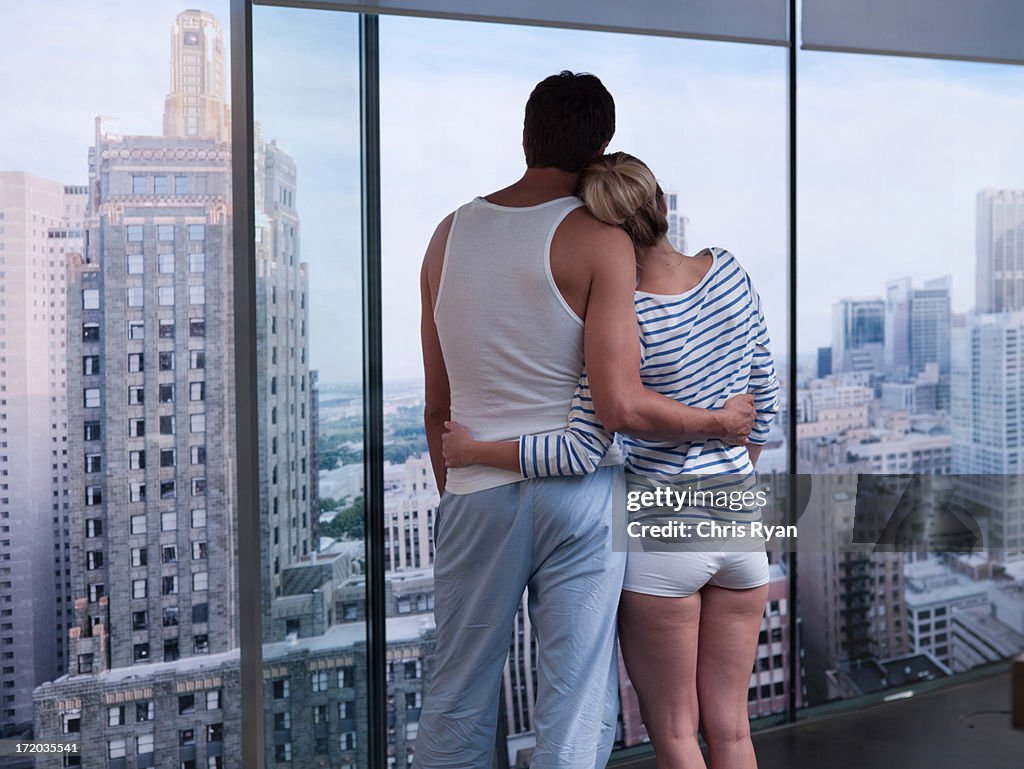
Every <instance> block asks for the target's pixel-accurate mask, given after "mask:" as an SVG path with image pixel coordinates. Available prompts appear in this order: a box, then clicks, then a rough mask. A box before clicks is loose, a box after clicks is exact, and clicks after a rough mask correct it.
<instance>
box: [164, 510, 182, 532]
mask: <svg viewBox="0 0 1024 769" xmlns="http://www.w3.org/2000/svg"><path fill="white" fill-rule="evenodd" d="M177 528H178V514H177V513H175V512H167V513H160V531H175V530H176V529H177Z"/></svg>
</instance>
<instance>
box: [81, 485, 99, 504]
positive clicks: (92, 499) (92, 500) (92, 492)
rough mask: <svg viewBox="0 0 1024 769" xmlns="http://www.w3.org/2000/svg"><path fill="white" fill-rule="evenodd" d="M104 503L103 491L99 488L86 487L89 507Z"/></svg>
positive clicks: (86, 502) (86, 499) (86, 501)
mask: <svg viewBox="0 0 1024 769" xmlns="http://www.w3.org/2000/svg"><path fill="white" fill-rule="evenodd" d="M102 503H103V491H102V489H101V488H100V487H99V486H86V487H85V504H86V506H87V507H94V506H96V505H99V504H102Z"/></svg>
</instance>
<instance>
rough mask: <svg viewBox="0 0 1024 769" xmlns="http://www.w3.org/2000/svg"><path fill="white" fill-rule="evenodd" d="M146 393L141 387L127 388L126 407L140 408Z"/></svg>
mask: <svg viewBox="0 0 1024 769" xmlns="http://www.w3.org/2000/svg"><path fill="white" fill-rule="evenodd" d="M145 400H146V391H145V389H144V388H143V387H142V386H141V385H132V386H131V387H129V388H128V405H129V406H141V405H143V403H145Z"/></svg>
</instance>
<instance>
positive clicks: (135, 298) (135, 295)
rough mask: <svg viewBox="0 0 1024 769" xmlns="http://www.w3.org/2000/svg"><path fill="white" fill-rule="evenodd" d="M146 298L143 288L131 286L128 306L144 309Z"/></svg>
mask: <svg viewBox="0 0 1024 769" xmlns="http://www.w3.org/2000/svg"><path fill="white" fill-rule="evenodd" d="M144 298H145V293H144V292H143V290H142V286H129V288H128V306H129V307H142V306H143V302H144Z"/></svg>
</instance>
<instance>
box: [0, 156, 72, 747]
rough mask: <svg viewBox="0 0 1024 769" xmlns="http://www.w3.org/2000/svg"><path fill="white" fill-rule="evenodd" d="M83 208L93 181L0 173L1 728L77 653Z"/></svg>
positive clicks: (28, 711)
mask: <svg viewBox="0 0 1024 769" xmlns="http://www.w3.org/2000/svg"><path fill="white" fill-rule="evenodd" d="M84 215H85V188H84V187H81V186H68V185H64V184H61V183H60V182H55V181H50V180H48V179H42V178H40V177H37V176H33V175H31V174H27V173H20V172H0V278H2V280H0V649H2V651H0V656H2V660H0V662H2V666H0V670H2V672H0V698H2V701H0V735H11V734H17V733H20V732H23V731H24V730H25V729H27V728H29V727H30V726H31V724H32V690H33V688H34V687H35V686H36V685H38V684H40V683H42V682H43V681H49V680H51V679H52V678H54V677H55V676H57V675H60V674H61V673H62V672H63V670H64V664H65V661H66V659H67V648H66V643H67V631H68V623H69V621H70V612H71V577H70V571H69V570H70V557H71V551H70V542H69V523H68V515H69V510H68V504H69V496H68V488H69V483H68V461H69V460H68V443H67V441H68V411H67V407H68V404H67V384H66V372H65V369H66V367H67V365H68V364H67V341H66V333H67V312H68V308H67V296H66V294H67V286H66V272H67V270H66V263H67V260H68V259H69V258H75V257H74V256H73V255H75V254H78V253H80V252H81V250H82V243H83V237H82V232H83V227H84V225H83V221H84ZM79 365H81V363H79Z"/></svg>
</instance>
